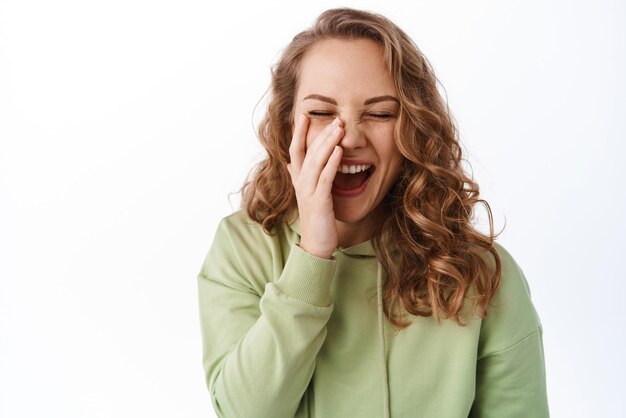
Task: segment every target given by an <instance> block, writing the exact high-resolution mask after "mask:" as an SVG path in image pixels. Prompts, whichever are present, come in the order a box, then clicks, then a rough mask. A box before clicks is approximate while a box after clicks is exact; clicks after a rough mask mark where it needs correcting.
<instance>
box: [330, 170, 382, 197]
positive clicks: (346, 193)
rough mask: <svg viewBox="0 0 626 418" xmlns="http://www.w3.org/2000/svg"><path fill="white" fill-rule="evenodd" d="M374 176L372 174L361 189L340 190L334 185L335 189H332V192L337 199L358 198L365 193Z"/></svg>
mask: <svg viewBox="0 0 626 418" xmlns="http://www.w3.org/2000/svg"><path fill="white" fill-rule="evenodd" d="M372 174H374V173H372ZM372 174H370V176H369V177H368V178H367V180H365V182H364V183H363V184H361V185H360V186H359V187H355V188H354V189H338V188H336V187H335V185H333V188H332V189H331V191H330V192H331V194H332V195H333V196H336V197H356V196H358V195H360V194H361V193H363V192H364V191H365V188H366V187H367V185H368V184H369V182H370V179H371V178H372Z"/></svg>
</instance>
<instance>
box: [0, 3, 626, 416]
mask: <svg viewBox="0 0 626 418" xmlns="http://www.w3.org/2000/svg"><path fill="white" fill-rule="evenodd" d="M376 3H377V2H371V1H362V2H352V1H347V2H343V3H335V2H329V1H316V2H310V3H309V2H307V3H302V4H296V3H295V2H283V3H279V2H267V1H265V2H256V3H252V2H250V3H248V4H245V3H241V2H236V1H231V2H216V3H210V2H208V1H180V0H179V1H154V0H152V1H147V0H145V1H141V0H107V1H82V0H76V1H68V0H59V1H54V2H51V1H28V0H19V1H17V0H0V416H2V417H6V418H14V417H64V418H74V417H76V418H78V417H80V418H83V417H90V418H97V417H115V418H118V417H146V416H150V417H207V416H212V414H213V412H212V409H211V406H210V399H209V395H208V391H207V390H206V388H205V386H204V378H203V373H202V365H201V340H200V329H199V322H198V309H197V293H196V290H197V289H196V275H197V273H198V271H199V269H200V266H201V263H202V261H203V259H204V256H205V254H206V252H207V251H208V249H209V246H210V244H211V242H212V239H213V233H214V232H215V227H216V225H217V223H218V221H219V220H220V219H221V218H222V217H223V216H225V215H227V214H229V213H230V212H232V211H233V210H235V209H237V207H238V203H239V199H238V197H237V195H236V192H237V191H238V189H239V187H240V186H241V184H242V182H243V179H244V177H245V175H246V174H247V172H248V170H249V169H250V168H251V167H252V165H253V163H254V162H255V161H258V159H259V158H260V157H261V155H262V154H261V148H260V146H259V145H258V144H257V142H256V141H257V140H256V137H255V131H254V124H255V123H256V122H257V121H258V120H259V118H260V115H261V114H262V112H263V107H262V104H263V102H261V104H259V105H258V106H256V105H257V102H259V100H260V99H261V98H262V96H263V94H264V92H265V89H266V87H267V86H268V83H269V75H270V66H271V65H272V64H273V63H274V62H275V60H276V58H277V57H278V54H279V52H280V50H281V49H282V48H283V47H284V46H286V44H287V43H288V42H289V41H290V40H291V38H292V37H293V35H295V34H296V33H297V32H298V31H300V30H302V29H304V28H306V27H308V26H309V25H310V24H311V23H312V22H313V20H314V19H315V17H316V16H317V15H318V14H319V13H320V12H322V11H323V10H325V9H327V8H330V7H336V6H343V5H348V6H353V7H357V8H364V9H368V10H373V11H377V12H380V13H382V14H384V15H386V16H387V17H389V18H391V19H392V20H393V21H394V22H396V23H397V24H398V25H399V26H400V27H401V28H403V29H404V30H405V31H406V32H407V33H408V34H409V35H410V36H411V37H412V38H413V39H414V40H415V42H416V43H417V44H418V46H419V47H420V48H421V49H422V51H423V52H424V53H425V54H426V56H427V57H428V58H429V59H430V61H431V62H432V64H433V66H434V68H435V71H436V73H437V75H438V77H439V79H440V80H441V83H442V84H443V86H444V87H445V90H446V91H447V97H448V101H449V105H450V108H451V110H452V112H453V114H454V116H455V118H456V120H457V122H458V124H459V127H460V132H461V139H462V142H463V145H464V147H465V149H466V151H467V154H466V157H467V159H468V160H469V161H470V163H471V165H472V167H473V171H474V177H475V178H476V179H477V181H478V182H479V184H480V185H481V191H482V195H483V197H484V198H485V199H486V200H487V201H488V202H489V204H490V205H491V209H492V210H493V213H494V221H495V224H496V229H497V230H500V229H501V228H502V227H503V226H504V223H505V221H506V227H505V229H504V232H503V233H502V235H501V236H500V237H499V242H501V243H502V244H503V245H504V246H505V247H506V248H507V249H508V250H509V251H510V252H511V253H512V254H513V256H514V257H515V258H516V260H517V261H518V263H519V264H520V265H521V266H522V268H523V270H524V273H525V274H526V276H527V278H528V281H529V284H530V287H531V291H532V295H533V300H534V302H535V305H536V308H537V310H538V312H539V314H540V317H541V319H542V323H543V326H544V343H545V357H546V367H547V380H548V390H549V400H550V407H551V412H552V416H553V417H568V418H569V417H590V416H597V417H623V416H626V403H625V400H624V399H625V397H624V392H625V390H626V385H625V384H624V374H625V373H626V367H625V365H626V360H625V356H624V353H625V352H626V342H625V334H626V331H625V330H626V325H625V324H624V322H625V319H626V303H625V302H624V293H625V290H626V286H625V285H624V281H625V280H626V274H625V273H624V259H625V252H626V239H625V235H626V222H625V221H624V214H626V197H625V196H626V193H625V192H624V182H625V180H626V175H625V174H624V171H623V170H624V169H623V166H624V164H623V160H624V155H625V154H624V153H625V151H626V146H625V145H624V143H625V141H626V135H625V134H624V132H625V129H626V126H625V125H626V123H625V122H624V121H625V120H626V118H625V116H626V103H625V98H624V97H625V95H626V91H625V87H624V79H623V75H624V74H625V73H626V68H625V65H624V61H625V58H626V53H625V50H624V49H625V47H624V44H625V43H624V41H625V39H626V37H625V30H624V26H623V23H624V21H625V18H626V13H625V9H624V3H620V4H618V2H617V1H608V0H604V1H599V0H595V1H593V2H592V1H588V2H581V1H551V2H550V1H540V0H532V1H523V2H522V1H520V2H503V1H438V2H434V1H432V2H420V1H413V2H407V1H402V2H400V1H390V0H387V1H385V2H378V3H380V4H376ZM618 75H620V78H618ZM255 106H256V110H255ZM231 193H234V194H233V195H232V196H231V199H230V202H229V200H228V199H229V198H228V197H229V194H231Z"/></svg>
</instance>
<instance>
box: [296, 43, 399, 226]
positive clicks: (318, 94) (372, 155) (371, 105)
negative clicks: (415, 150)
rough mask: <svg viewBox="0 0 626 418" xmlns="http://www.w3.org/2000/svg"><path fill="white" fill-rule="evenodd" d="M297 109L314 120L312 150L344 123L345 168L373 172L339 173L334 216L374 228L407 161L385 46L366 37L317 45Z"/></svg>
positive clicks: (303, 72) (307, 61)
mask: <svg viewBox="0 0 626 418" xmlns="http://www.w3.org/2000/svg"><path fill="white" fill-rule="evenodd" d="M294 106H295V108H294V115H295V116H296V117H297V116H298V115H299V114H300V113H305V114H307V115H308V116H309V118H310V122H309V130H308V133H307V138H306V145H307V149H308V148H309V147H310V146H311V144H312V143H313V141H315V139H316V138H317V136H318V135H319V133H320V132H321V131H322V130H323V129H324V127H325V126H326V125H327V124H329V123H331V122H332V121H333V119H334V118H335V117H339V118H340V119H341V120H342V121H343V123H344V129H345V134H344V136H343V138H342V139H341V141H340V142H339V146H341V147H342V148H343V156H342V161H341V165H340V167H341V166H347V167H348V168H349V167H350V166H353V168H357V167H354V166H361V167H358V168H359V169H362V168H363V167H362V166H363V165H365V166H370V168H369V169H367V170H366V173H365V174H363V173H360V174H359V173H356V174H343V173H340V172H337V175H336V177H335V181H334V183H333V192H332V195H333V209H334V212H335V218H336V219H337V220H339V221H341V222H344V223H349V224H354V223H358V224H359V225H362V226H364V227H366V226H371V225H372V222H375V219H374V217H375V216H376V214H375V213H373V211H374V209H375V208H377V207H378V205H379V204H380V203H381V201H382V200H383V198H384V196H385V194H386V193H387V191H388V190H389V188H390V187H391V185H392V184H393V183H394V181H395V180H396V179H397V177H398V174H399V171H400V165H401V163H402V160H403V157H402V155H401V154H400V152H399V151H398V149H397V147H396V145H395V142H394V127H395V125H396V121H397V116H398V114H399V111H400V104H399V101H398V96H397V93H396V89H395V87H394V83H393V79H392V78H391V76H390V75H389V73H388V72H387V71H386V68H385V65H384V63H383V52H382V47H381V46H379V45H378V44H376V43H375V42H373V41H370V40H365V39H359V40H343V39H328V40H323V41H318V42H316V43H315V44H313V45H312V46H311V47H310V49H309V50H308V51H307V52H306V54H305V56H304V57H303V60H302V62H301V67H300V73H299V76H298V90H297V91H296V97H295V104H294ZM368 215H369V216H368Z"/></svg>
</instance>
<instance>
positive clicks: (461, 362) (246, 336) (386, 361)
mask: <svg viewBox="0 0 626 418" xmlns="http://www.w3.org/2000/svg"><path fill="white" fill-rule="evenodd" d="M299 240H300V235H299V222H298V220H297V219H296V220H295V222H293V223H292V224H291V225H287V224H282V225H281V226H279V227H277V233H276V234H275V235H271V236H270V235H267V234H265V233H264V232H263V230H262V228H261V226H260V225H258V224H256V223H254V222H253V221H251V220H250V219H249V218H247V217H246V215H245V214H244V212H243V211H238V212H235V213H233V214H232V215H230V216H228V217H226V218H224V219H223V220H222V221H221V222H220V224H219V226H218V229H217V232H216V234H215V239H214V241H213V245H212V246H211V249H210V250H209V253H208V255H207V257H206V259H205V261H204V263H203V265H202V268H201V271H200V273H199V275H198V285H199V288H198V289H199V303H200V322H201V329H202V338H203V348H204V354H203V366H204V370H205V376H206V383H207V386H208V389H209V392H210V396H211V400H212V402H213V407H214V409H215V411H216V413H217V416H218V417H225V418H238V417H246V418H265V417H267V418H292V417H298V418H300V417H311V418H313V417H315V418H335V417H337V418H351V417H356V418H369V417H372V418H374V417H376V418H380V417H393V418H400V417H411V418H417V417H423V418H465V417H482V418H486V417H493V418H517V417H519V418H522V417H523V418H543V417H548V416H549V413H548V401H547V396H546V384H545V368H544V356H543V341H542V328H541V323H540V321H539V317H538V316H537V313H536V311H535V308H534V306H533V304H532V301H531V299H530V292H529V289H528V284H527V282H526V279H525V277H524V274H523V272H522V270H521V269H520V267H519V266H518V265H517V263H516V262H515V260H514V259H513V258H512V257H511V255H510V254H509V253H508V252H507V251H506V250H505V249H504V248H503V247H502V246H501V245H500V244H498V243H496V244H495V245H496V249H497V251H498V253H499V254H500V256H501V258H502V282H501V286H500V288H499V290H498V292H497V293H496V296H495V298H494V300H493V302H492V305H494V306H493V307H491V308H490V310H489V314H488V316H487V318H485V319H480V317H478V315H477V314H473V309H470V304H469V303H465V305H464V308H463V315H464V316H463V317H462V320H463V322H465V323H467V325H466V326H465V327H461V326H458V325H457V324H456V323H455V322H454V321H451V320H442V322H441V323H440V324H438V323H437V321H436V320H435V319H434V318H433V317H432V316H431V317H419V316H411V317H410V318H411V320H412V323H411V325H410V326H409V327H407V328H405V329H403V330H401V331H399V332H397V333H394V329H393V328H392V327H391V325H390V324H389V322H388V321H387V319H386V318H385V317H384V315H383V313H382V309H381V299H380V298H379V297H378V296H379V295H380V292H378V289H380V288H381V286H382V282H383V280H384V274H383V271H382V269H381V268H380V264H379V263H378V262H377V259H376V256H375V253H374V250H373V248H372V245H371V241H367V242H364V243H361V244H358V245H355V246H353V247H350V248H344V249H338V250H337V251H335V252H334V254H333V258H332V259H323V258H318V257H316V256H314V255H311V254H309V253H307V252H306V251H304V250H303V249H301V248H300V247H299V246H298V245H297V244H298V243H299ZM490 259H491V260H493V258H491V257H490ZM492 262H493V261H492ZM491 265H493V264H491Z"/></svg>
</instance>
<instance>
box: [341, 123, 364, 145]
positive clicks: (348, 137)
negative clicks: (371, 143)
mask: <svg viewBox="0 0 626 418" xmlns="http://www.w3.org/2000/svg"><path fill="white" fill-rule="evenodd" d="M343 129H344V132H345V133H344V135H343V138H341V141H339V146H340V147H341V148H343V149H347V148H360V147H363V146H365V143H366V141H367V140H366V138H365V132H364V131H363V126H362V125H361V124H360V121H349V120H343Z"/></svg>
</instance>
